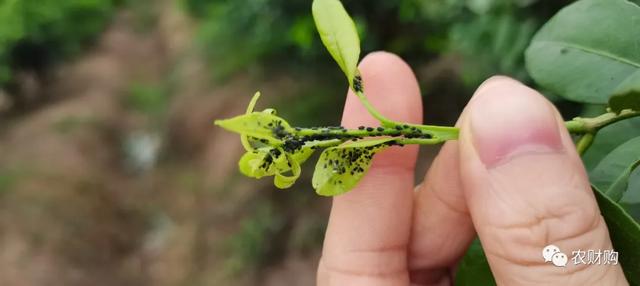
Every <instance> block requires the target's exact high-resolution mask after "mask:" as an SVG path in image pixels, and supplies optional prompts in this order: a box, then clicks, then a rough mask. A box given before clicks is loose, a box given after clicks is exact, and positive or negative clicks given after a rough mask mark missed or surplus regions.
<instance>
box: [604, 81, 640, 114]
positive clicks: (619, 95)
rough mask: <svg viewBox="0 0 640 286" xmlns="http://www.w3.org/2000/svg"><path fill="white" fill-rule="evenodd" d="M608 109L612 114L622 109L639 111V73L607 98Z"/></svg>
mask: <svg viewBox="0 0 640 286" xmlns="http://www.w3.org/2000/svg"><path fill="white" fill-rule="evenodd" d="M609 107H610V108H611V110H613V111H614V112H620V111H622V110H623V109H631V110H640V71H637V72H635V73H634V74H633V75H631V76H630V77H629V78H628V79H627V80H625V81H624V82H622V83H621V84H620V85H619V86H618V87H616V89H615V90H614V92H613V95H612V96H611V98H609Z"/></svg>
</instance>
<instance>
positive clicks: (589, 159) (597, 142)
mask: <svg viewBox="0 0 640 286" xmlns="http://www.w3.org/2000/svg"><path fill="white" fill-rule="evenodd" d="M638 136H640V118H631V119H627V120H622V121H619V122H616V123H614V124H611V125H609V126H606V127H605V128H603V129H601V130H600V131H598V135H597V136H596V138H595V139H594V140H593V144H592V145H591V147H590V148H589V149H588V150H587V152H586V153H585V154H584V155H583V156H582V161H583V162H584V164H585V167H587V170H593V169H594V168H595V167H596V166H597V165H598V163H600V161H602V159H603V158H604V157H606V156H607V155H609V153H611V151H613V149H615V148H617V147H618V146H620V145H622V144H623V143H624V142H626V141H628V140H631V139H633V138H635V137H638Z"/></svg>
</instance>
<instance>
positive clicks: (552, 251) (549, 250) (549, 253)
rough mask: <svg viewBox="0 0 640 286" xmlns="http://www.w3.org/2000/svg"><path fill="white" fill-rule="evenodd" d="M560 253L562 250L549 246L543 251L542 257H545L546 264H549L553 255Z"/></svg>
mask: <svg viewBox="0 0 640 286" xmlns="http://www.w3.org/2000/svg"><path fill="white" fill-rule="evenodd" d="M558 252H560V248H559V247H557V246H555V245H553V244H549V245H547V246H546V247H545V248H543V249H542V257H544V262H549V261H551V259H552V258H553V255H554V254H556V253H558Z"/></svg>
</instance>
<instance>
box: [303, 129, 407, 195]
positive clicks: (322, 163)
mask: <svg viewBox="0 0 640 286" xmlns="http://www.w3.org/2000/svg"><path fill="white" fill-rule="evenodd" d="M394 140H395V139H393V138H384V139H376V140H368V141H360V142H351V143H347V144H343V145H340V146H336V147H331V148H328V149H326V150H324V152H322V154H321V155H320V158H319V159H318V163H316V170H315V172H314V173H313V179H312V181H311V183H312V185H313V188H314V189H315V190H316V193H318V194H319V195H322V196H336V195H340V194H343V193H346V192H348V191H350V190H351V189H352V188H353V187H355V186H356V184H358V182H359V181H360V179H362V177H363V176H364V174H365V173H366V172H367V170H369V167H371V160H372V158H373V156H374V155H375V154H376V152H378V151H380V150H382V149H384V148H386V147H388V146H390V145H392V144H393V142H394Z"/></svg>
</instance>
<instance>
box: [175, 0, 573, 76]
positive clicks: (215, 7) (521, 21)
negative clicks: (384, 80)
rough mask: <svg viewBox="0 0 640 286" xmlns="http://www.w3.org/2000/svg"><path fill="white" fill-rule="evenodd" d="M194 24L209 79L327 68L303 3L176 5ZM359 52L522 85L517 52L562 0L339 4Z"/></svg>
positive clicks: (241, 0) (253, 0) (196, 1)
mask: <svg viewBox="0 0 640 286" xmlns="http://www.w3.org/2000/svg"><path fill="white" fill-rule="evenodd" d="M183 2H184V5H185V7H186V9H187V10H188V11H189V12H190V13H191V14H192V15H193V16H194V17H196V18H198V19H200V21H201V28H200V31H199V37H198V40H199V42H200V44H201V48H202V49H203V50H204V52H205V53H206V54H207V55H208V57H209V58H210V60H211V63H212V69H213V72H214V74H215V75H216V76H218V77H219V78H224V77H225V76H228V75H230V74H233V73H234V72H237V71H240V70H244V69H250V68H255V67H257V66H259V65H263V64H266V65H272V66H279V67H282V66H287V65H291V64H293V65H300V64H303V65H305V66H309V67H310V68H309V69H311V70H313V69H317V68H318V67H323V66H327V65H330V64H331V67H333V66H332V63H331V62H329V61H328V60H327V59H328V57H327V55H326V52H325V51H324V49H323V48H322V47H321V43H320V41H319V38H318V37H317V35H316V34H317V32H316V31H315V28H314V24H313V19H312V17H311V13H310V5H309V1H299V0H298V1H284V0H271V1H267V0H234V1H231V0H226V1H225V0H223V1H206V0H183ZM343 2H344V4H345V6H346V8H347V10H348V11H350V13H351V14H352V15H353V17H354V18H355V20H356V22H357V26H358V29H359V30H360V32H361V37H362V40H363V43H362V46H363V50H364V52H369V51H372V50H381V49H383V50H388V51H391V52H394V53H397V54H399V55H400V56H402V57H403V58H405V59H407V60H408V61H409V62H411V63H420V62H425V61H428V60H430V59H433V58H435V57H437V56H440V55H443V54H456V55H459V56H462V57H463V61H462V62H463V69H462V78H463V79H464V82H465V83H466V84H468V85H469V86H475V85H477V84H478V83H479V82H481V81H482V80H483V79H484V78H486V77H488V76H489V75H492V74H507V75H510V76H513V77H516V78H518V79H521V80H524V81H529V78H528V76H527V74H526V72H525V70H524V60H523V51H524V49H525V48H526V46H527V44H528V43H529V40H530V39H531V37H532V36H533V33H534V32H535V31H536V30H537V28H538V27H539V26H540V25H541V24H542V23H544V21H545V20H546V19H548V18H549V17H550V16H551V15H553V13H554V12H555V11H557V10H558V9H560V8H561V7H563V6H565V5H566V4H567V3H568V2H570V1H538V0H443V1H419V0H401V1H376V2H371V1H369V2H362V1H355V0H345V1H343Z"/></svg>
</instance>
